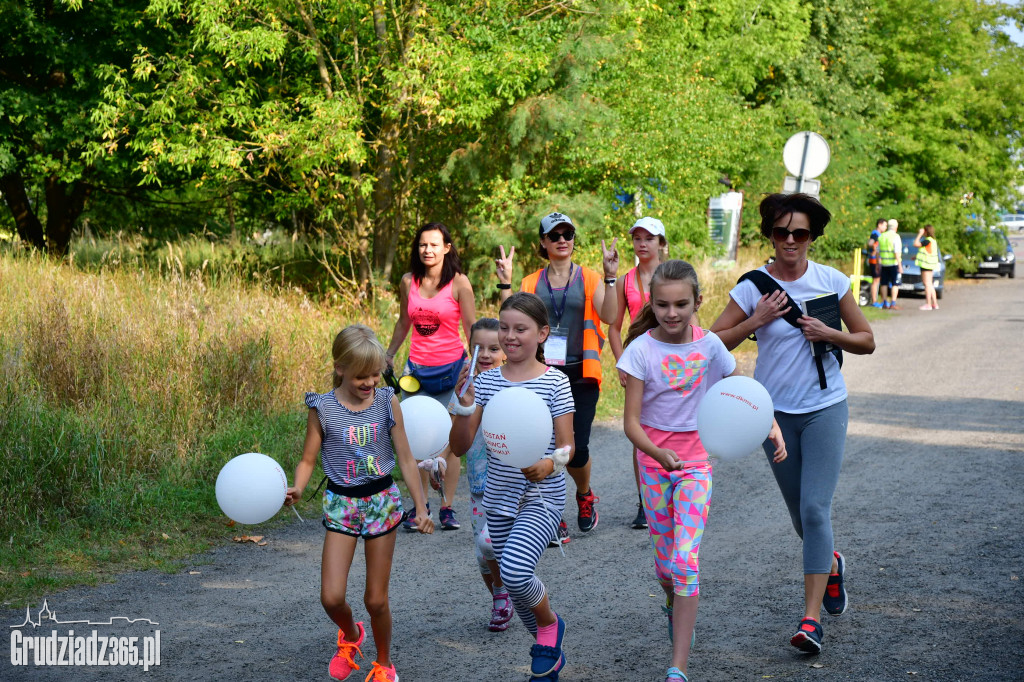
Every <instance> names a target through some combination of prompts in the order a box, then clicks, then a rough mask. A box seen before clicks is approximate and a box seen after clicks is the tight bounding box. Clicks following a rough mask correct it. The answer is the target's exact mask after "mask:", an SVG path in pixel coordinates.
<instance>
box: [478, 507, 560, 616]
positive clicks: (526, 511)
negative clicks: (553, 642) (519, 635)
mask: <svg viewBox="0 0 1024 682" xmlns="http://www.w3.org/2000/svg"><path fill="white" fill-rule="evenodd" d="M545 499H547V502H548V503H549V504H550V505H552V506H548V505H545V504H544V503H543V502H542V501H540V500H538V499H536V498H534V499H533V500H529V501H527V502H526V504H525V505H524V506H523V508H522V509H520V510H519V514H518V515H517V516H515V517H511V516H499V515H497V514H492V513H491V512H489V511H488V512H487V530H488V531H489V532H490V534H491V546H492V547H493V548H494V556H495V558H496V559H497V560H498V567H499V568H500V570H501V581H502V582H503V583H505V587H506V588H507V589H508V594H509V597H511V599H512V603H513V604H514V605H515V607H516V614H518V615H519V618H520V620H522V621H523V625H525V626H526V629H527V630H529V631H530V634H531V635H534V636H536V634H537V619H536V618H535V617H534V615H533V611H532V609H533V607H535V606H536V605H537V604H539V603H541V601H543V600H544V593H545V590H544V583H542V582H541V581H540V578H538V577H537V576H536V575H535V573H534V571H535V570H536V568H537V562H538V561H540V557H541V555H542V554H543V553H544V550H545V549H546V548H547V546H548V542H549V541H550V540H551V538H553V537H554V536H555V532H556V530H557V529H558V522H559V520H561V518H562V514H561V508H562V507H564V506H565V497H564V496H563V497H562V499H561V500H560V501H559V500H553V499H549V498H545ZM559 502H560V504H559ZM554 505H557V507H556V506H554Z"/></svg>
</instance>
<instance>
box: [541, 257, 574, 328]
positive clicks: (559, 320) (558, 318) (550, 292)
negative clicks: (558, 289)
mask: <svg viewBox="0 0 1024 682" xmlns="http://www.w3.org/2000/svg"><path fill="white" fill-rule="evenodd" d="M548 267H551V266H548ZM543 277H544V284H545V286H547V288H548V298H550V299H551V312H553V313H554V314H555V324H556V325H559V324H561V323H562V315H564V314H565V297H566V296H568V295H569V287H570V286H571V285H572V263H569V277H568V279H566V280H565V288H564V289H562V309H561V310H559V309H558V306H557V305H555V294H554V291H553V290H552V287H551V279H550V278H549V277H548V268H544V272H543Z"/></svg>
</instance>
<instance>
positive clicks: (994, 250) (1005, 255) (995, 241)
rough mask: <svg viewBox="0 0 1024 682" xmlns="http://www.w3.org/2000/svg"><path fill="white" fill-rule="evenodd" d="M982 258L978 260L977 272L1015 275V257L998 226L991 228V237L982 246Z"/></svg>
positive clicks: (1004, 234)
mask: <svg viewBox="0 0 1024 682" xmlns="http://www.w3.org/2000/svg"><path fill="white" fill-rule="evenodd" d="M982 253H983V254H984V255H983V256H982V260H981V261H979V262H978V274H979V275H984V274H992V275H1006V276H1007V277H1009V278H1010V279H1013V278H1014V277H1016V276H1017V272H1016V268H1017V259H1016V256H1014V255H1013V246H1011V245H1010V240H1009V239H1008V238H1007V237H1006V233H1005V232H1003V230H1002V229H1000V228H998V227H993V228H992V229H991V239H990V240H989V242H988V244H987V245H986V246H985V247H984V249H983V251H982Z"/></svg>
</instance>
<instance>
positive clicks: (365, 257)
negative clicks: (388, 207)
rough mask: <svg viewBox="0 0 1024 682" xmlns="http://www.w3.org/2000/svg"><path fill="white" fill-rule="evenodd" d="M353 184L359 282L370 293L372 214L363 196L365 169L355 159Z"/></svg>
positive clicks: (371, 286) (352, 162)
mask: <svg viewBox="0 0 1024 682" xmlns="http://www.w3.org/2000/svg"><path fill="white" fill-rule="evenodd" d="M349 172H350V173H351V174H352V185H353V186H354V187H355V191H354V193H353V195H354V199H355V201H354V204H355V226H354V227H355V229H356V251H357V252H358V254H359V283H360V284H361V285H362V287H363V289H364V290H365V291H366V292H367V293H368V294H369V293H371V290H372V288H373V282H371V281H370V216H369V215H367V213H366V198H365V197H363V192H362V189H361V188H362V185H363V171H362V169H361V168H360V167H359V164H358V163H357V162H355V161H349Z"/></svg>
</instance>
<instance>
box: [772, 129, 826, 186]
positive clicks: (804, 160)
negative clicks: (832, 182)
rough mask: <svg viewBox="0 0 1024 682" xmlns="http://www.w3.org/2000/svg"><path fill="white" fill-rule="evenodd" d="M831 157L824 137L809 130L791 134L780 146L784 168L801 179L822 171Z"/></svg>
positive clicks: (811, 176)
mask: <svg viewBox="0 0 1024 682" xmlns="http://www.w3.org/2000/svg"><path fill="white" fill-rule="evenodd" d="M831 158H832V153H831V151H830V150H829V148H828V142H826V141H825V138H824V137H822V136H821V135H819V134H818V133H812V132H810V131H809V130H805V131H803V132H801V133H797V134H796V135H793V136H792V137H791V138H789V139H788V140H786V146H785V147H783V148H782V162H783V163H784V164H785V165H786V170H788V171H789V172H790V173H792V174H793V175H795V176H796V177H797V178H801V179H803V180H807V179H809V178H816V177H818V176H819V175H821V174H822V173H824V172H825V169H826V168H828V162H829V161H830V160H831Z"/></svg>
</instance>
